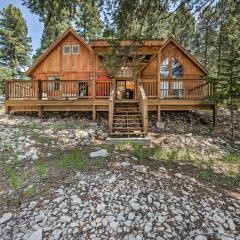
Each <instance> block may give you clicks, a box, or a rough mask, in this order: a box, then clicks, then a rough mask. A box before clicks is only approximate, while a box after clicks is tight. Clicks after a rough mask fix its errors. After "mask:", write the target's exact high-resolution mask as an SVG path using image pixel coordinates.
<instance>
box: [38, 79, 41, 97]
mask: <svg viewBox="0 0 240 240" xmlns="http://www.w3.org/2000/svg"><path fill="white" fill-rule="evenodd" d="M38 100H42V81H41V80H38Z"/></svg>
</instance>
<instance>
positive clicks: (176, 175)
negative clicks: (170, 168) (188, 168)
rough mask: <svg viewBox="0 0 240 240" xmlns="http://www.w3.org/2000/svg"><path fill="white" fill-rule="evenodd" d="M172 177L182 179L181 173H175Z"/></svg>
mask: <svg viewBox="0 0 240 240" xmlns="http://www.w3.org/2000/svg"><path fill="white" fill-rule="evenodd" d="M174 176H175V177H177V178H182V174H181V173H175V174H174Z"/></svg>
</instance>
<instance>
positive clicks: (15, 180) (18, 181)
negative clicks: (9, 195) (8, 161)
mask: <svg viewBox="0 0 240 240" xmlns="http://www.w3.org/2000/svg"><path fill="white" fill-rule="evenodd" d="M26 177H27V174H26V172H24V173H23V174H21V175H17V173H16V171H14V170H12V171H11V172H10V182H11V184H12V186H13V188H14V189H19V188H22V187H23V185H24V181H25V179H26Z"/></svg>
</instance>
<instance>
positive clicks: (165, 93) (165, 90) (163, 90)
mask: <svg viewBox="0 0 240 240" xmlns="http://www.w3.org/2000/svg"><path fill="white" fill-rule="evenodd" d="M168 89H169V83H168V82H167V81H163V82H161V86H160V90H161V97H166V96H168Z"/></svg>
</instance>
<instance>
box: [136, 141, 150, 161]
mask: <svg viewBox="0 0 240 240" xmlns="http://www.w3.org/2000/svg"><path fill="white" fill-rule="evenodd" d="M133 154H134V156H135V157H137V158H138V159H139V160H141V161H144V160H148V159H149V157H151V156H152V155H153V150H152V149H150V148H146V147H143V146H142V145H139V144H133Z"/></svg>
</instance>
